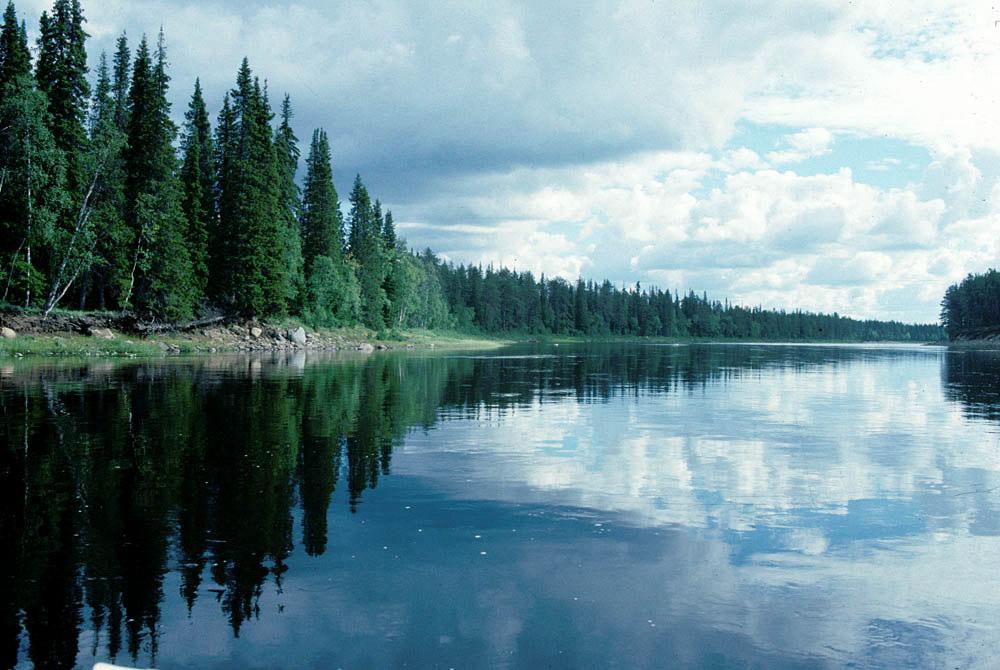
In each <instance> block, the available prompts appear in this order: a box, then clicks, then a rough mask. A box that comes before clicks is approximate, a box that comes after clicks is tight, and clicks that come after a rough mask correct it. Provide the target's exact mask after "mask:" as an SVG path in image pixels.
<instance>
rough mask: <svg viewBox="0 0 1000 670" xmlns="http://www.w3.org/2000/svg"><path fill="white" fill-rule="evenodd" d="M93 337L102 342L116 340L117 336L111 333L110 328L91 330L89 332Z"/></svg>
mask: <svg viewBox="0 0 1000 670" xmlns="http://www.w3.org/2000/svg"><path fill="white" fill-rule="evenodd" d="M87 334H88V335H90V336H91V337H96V338H98V339H101V340H113V339H115V334H114V333H113V332H111V329H110V328H91V329H90V330H89V331H88V332H87Z"/></svg>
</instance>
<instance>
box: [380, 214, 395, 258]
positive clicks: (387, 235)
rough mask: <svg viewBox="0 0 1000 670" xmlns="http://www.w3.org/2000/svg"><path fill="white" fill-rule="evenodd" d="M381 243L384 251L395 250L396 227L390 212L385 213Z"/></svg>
mask: <svg viewBox="0 0 1000 670" xmlns="http://www.w3.org/2000/svg"><path fill="white" fill-rule="evenodd" d="M382 242H383V243H384V244H385V247H386V249H395V248H396V225H395V224H394V223H393V220H392V211H391V210H390V211H387V212H386V213H385V222H384V223H383V224H382Z"/></svg>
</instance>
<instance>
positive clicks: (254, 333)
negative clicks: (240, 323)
mask: <svg viewBox="0 0 1000 670" xmlns="http://www.w3.org/2000/svg"><path fill="white" fill-rule="evenodd" d="M263 334H264V331H263V330H261V329H260V328H258V327H257V326H254V327H253V328H251V329H250V336H251V337H252V338H253V339H255V340H256V339H259V338H260V336H261V335H263Z"/></svg>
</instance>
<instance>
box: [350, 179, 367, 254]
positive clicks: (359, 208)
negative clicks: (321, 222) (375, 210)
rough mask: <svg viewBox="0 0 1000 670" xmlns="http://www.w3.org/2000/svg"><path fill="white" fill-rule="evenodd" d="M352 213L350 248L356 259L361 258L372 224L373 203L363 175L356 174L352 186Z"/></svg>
mask: <svg viewBox="0 0 1000 670" xmlns="http://www.w3.org/2000/svg"><path fill="white" fill-rule="evenodd" d="M350 203H351V214H350V224H351V230H350V238H349V241H348V245H347V247H348V250H349V251H350V253H351V256H353V257H354V258H355V259H356V260H360V257H361V254H362V253H363V252H362V247H363V244H362V240H364V238H365V235H366V229H367V228H369V227H370V226H371V224H370V220H371V211H372V203H371V199H370V198H369V196H368V189H366V188H365V185H364V184H363V183H362V182H361V175H355V176H354V186H353V187H352V188H351V196H350Z"/></svg>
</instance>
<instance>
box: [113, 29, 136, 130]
mask: <svg viewBox="0 0 1000 670" xmlns="http://www.w3.org/2000/svg"><path fill="white" fill-rule="evenodd" d="M112 70H113V73H112V77H111V95H112V97H113V98H114V104H115V125H116V126H118V129H119V130H121V131H122V132H125V130H126V129H127V128H128V91H129V79H130V77H131V74H132V52H131V51H130V50H129V47H128V37H127V36H126V35H125V33H122V34H121V35H120V36H119V37H118V41H117V42H115V55H114V60H113V61H112Z"/></svg>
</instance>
